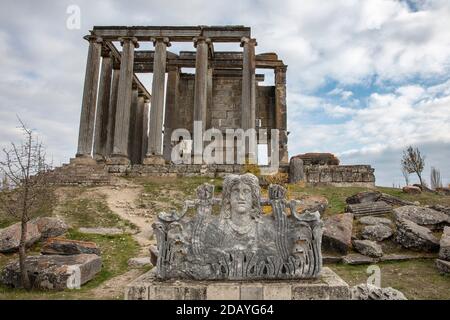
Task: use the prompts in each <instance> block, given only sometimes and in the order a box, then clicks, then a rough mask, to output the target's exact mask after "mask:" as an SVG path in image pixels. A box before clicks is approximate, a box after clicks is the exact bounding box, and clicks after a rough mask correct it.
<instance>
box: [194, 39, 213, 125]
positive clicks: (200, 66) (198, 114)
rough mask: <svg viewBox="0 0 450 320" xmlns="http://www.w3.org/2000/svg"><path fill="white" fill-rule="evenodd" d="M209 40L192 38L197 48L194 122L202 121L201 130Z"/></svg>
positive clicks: (206, 99)
mask: <svg viewBox="0 0 450 320" xmlns="http://www.w3.org/2000/svg"><path fill="white" fill-rule="evenodd" d="M210 42H211V40H210V39H208V38H205V37H198V38H194V46H195V47H196V48H197V54H196V58H195V89H194V121H202V124H203V130H204V129H205V126H206V106H207V101H208V45H209V43H210Z"/></svg>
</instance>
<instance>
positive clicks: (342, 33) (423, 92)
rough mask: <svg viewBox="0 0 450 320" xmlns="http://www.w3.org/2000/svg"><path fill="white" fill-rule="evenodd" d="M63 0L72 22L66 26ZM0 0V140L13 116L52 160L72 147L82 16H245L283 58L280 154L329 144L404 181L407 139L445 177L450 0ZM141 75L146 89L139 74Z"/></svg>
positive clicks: (143, 20)
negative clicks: (284, 110)
mask: <svg viewBox="0 0 450 320" xmlns="http://www.w3.org/2000/svg"><path fill="white" fill-rule="evenodd" d="M71 5H76V6H78V8H79V9H80V13H81V25H80V29H69V28H67V25H66V22H67V19H68V17H69V16H70V14H68V13H67V9H68V7H69V6H71ZM0 8H1V10H0V70H1V75H2V76H1V77H0V146H5V145H6V144H7V143H8V142H9V141H16V140H18V139H19V138H20V134H19V131H18V129H17V120H16V115H19V116H20V117H21V118H22V119H24V120H25V122H26V123H28V124H29V126H31V127H32V128H34V129H35V130H37V131H38V132H39V134H40V135H41V137H42V138H43V140H44V141H45V143H46V145H47V148H48V152H49V153H50V154H51V155H52V156H53V159H54V163H55V164H59V163H63V162H67V161H68V159H69V158H70V157H72V156H73V155H74V154H75V152H76V144H77V136H78V124H79V116H80V115H79V114H80V108H81V97H82V88H83V81H84V71H85V64H86V56H87V42H86V41H85V40H83V39H82V37H83V36H84V35H86V34H87V33H88V31H89V30H90V29H91V28H92V26H93V25H227V24H228V25H246V26H250V27H251V28H252V36H253V37H255V38H257V40H258V47H257V53H262V52H272V51H275V52H277V53H278V54H279V56H280V58H282V59H283V60H284V62H285V63H286V64H287V65H288V66H289V67H288V74H287V76H288V126H289V130H290V132H291V133H290V136H289V137H290V142H289V149H290V154H291V155H294V154H297V153H303V152H313V151H319V152H333V153H335V154H337V155H338V156H339V157H340V159H341V163H343V164H371V165H372V166H373V167H374V168H375V170H376V171H375V173H376V178H377V184H378V185H385V186H392V184H393V183H395V184H396V185H398V184H404V181H403V177H402V175H401V171H400V158H401V152H402V149H403V148H405V146H407V145H409V144H412V145H415V146H418V147H419V148H420V149H421V150H422V151H423V153H424V154H425V155H426V169H425V176H426V179H427V180H429V170H430V167H431V166H435V167H437V168H439V169H440V171H441V176H442V178H443V182H444V183H445V184H448V183H450V161H449V159H450V72H449V71H450V1H449V0H436V1H433V0H430V1H428V0H409V1H400V0H399V1H395V0H386V1H384V0H367V1H357V0H342V1H340V0H335V1H320V2H319V1H314V0H310V1H309V0H308V1H306V0H302V1H299V0H293V1H269V0H254V1H239V2H236V3H235V2H233V3H231V2H230V1H224V0H219V1H214V0H208V1H189V3H188V2H187V1H168V0H164V1H162V0H161V1H152V0H145V1H131V0H130V1H106V0H105V1H95V2H94V1H80V0H71V1H64V0H63V1H45V0H40V1H31V0H29V1H17V0H14V1H10V0H2V1H1V4H0ZM141 48H145V49H149V48H150V46H148V47H146V46H141ZM192 48H193V47H192V45H191V44H183V45H174V46H172V47H171V48H170V50H171V51H173V52H177V51H178V50H191V49H192ZM216 48H217V50H221V49H227V50H228V49H231V50H240V48H239V45H238V44H236V45H233V46H230V45H227V46H224V45H222V46H220V45H219V46H216ZM258 72H259V70H258ZM266 79H267V80H266V81H267V82H268V83H270V81H273V77H271V76H270V75H267V77H266ZM142 81H143V82H144V84H145V85H146V86H147V87H148V88H151V85H150V83H151V79H150V77H148V76H147V77H146V76H144V77H142Z"/></svg>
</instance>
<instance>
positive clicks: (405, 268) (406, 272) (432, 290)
mask: <svg viewBox="0 0 450 320" xmlns="http://www.w3.org/2000/svg"><path fill="white" fill-rule="evenodd" d="M328 266H329V267H331V269H332V270H333V271H335V272H336V273H337V274H338V275H339V276H341V277H342V278H343V279H344V280H345V281H346V282H347V283H348V284H349V285H350V286H354V285H356V284H360V283H365V282H366V281H367V278H368V277H369V276H370V274H368V273H366V270H367V267H368V266H367V265H366V266H364V265H357V266H350V265H345V264H333V265H328ZM377 266H379V267H380V271H381V286H382V287H392V288H394V289H397V290H400V291H401V292H403V294H404V295H405V296H406V297H407V298H408V299H412V300H414V299H442V300H449V299H450V276H449V275H441V274H439V272H438V271H437V268H436V266H435V265H434V260H433V259H423V260H410V261H402V262H384V263H379V264H377Z"/></svg>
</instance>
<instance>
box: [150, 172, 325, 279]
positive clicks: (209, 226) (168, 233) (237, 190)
mask: <svg viewBox="0 0 450 320" xmlns="http://www.w3.org/2000/svg"><path fill="white" fill-rule="evenodd" d="M297 204H298V203H297V201H296V200H290V201H288V200H286V189H284V188H283V187H282V186H279V185H270V186H269V199H261V190H260V187H259V183H258V178H257V177H256V176H254V175H252V174H249V173H247V174H243V175H228V176H227V177H226V178H225V179H224V183H223V192H222V198H221V199H219V198H215V197H214V186H213V185H211V184H207V183H205V184H203V185H201V186H199V187H198V188H197V199H196V200H188V201H185V204H184V208H183V210H182V212H181V213H176V212H174V211H173V212H170V213H165V212H162V213H160V214H159V215H158V221H157V222H155V223H154V224H153V228H154V230H155V235H156V237H157V242H158V251H159V256H158V261H157V276H158V277H159V278H160V279H171V278H174V279H177V278H178V279H196V280H245V279H294V278H297V279H300V278H315V277H317V276H318V275H319V273H320V271H321V268H322V255H321V249H320V248H321V241H322V221H321V219H320V214H319V213H318V212H317V211H315V212H308V211H304V210H303V211H302V212H300V213H298V212H297ZM263 205H270V206H271V207H272V213H271V214H263V212H262V209H261V207H262V206H263ZM217 206H218V207H219V208H220V210H219V213H218V214H216V213H214V210H213V209H214V208H215V207H217ZM189 209H194V212H195V214H194V215H189V214H186V213H187V212H188V210H189Z"/></svg>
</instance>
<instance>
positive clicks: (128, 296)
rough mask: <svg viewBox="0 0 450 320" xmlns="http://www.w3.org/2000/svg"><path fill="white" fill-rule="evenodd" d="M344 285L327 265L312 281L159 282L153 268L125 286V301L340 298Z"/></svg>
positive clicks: (346, 294)
mask: <svg viewBox="0 0 450 320" xmlns="http://www.w3.org/2000/svg"><path fill="white" fill-rule="evenodd" d="M344 299H350V289H349V286H348V284H347V283H346V282H345V281H344V280H342V279H341V278H340V277H339V276H338V275H337V274H336V273H334V272H333V271H332V270H331V269H330V268H323V269H322V273H321V275H320V276H319V278H317V279H314V280H272V281H269V280H268V281H187V280H183V281H175V280H171V281H159V280H158V279H156V277H155V272H153V270H151V271H149V272H147V273H145V274H143V275H142V276H140V277H139V278H137V279H136V280H135V281H133V282H132V283H130V284H129V285H128V286H127V287H126V289H125V300H344Z"/></svg>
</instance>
